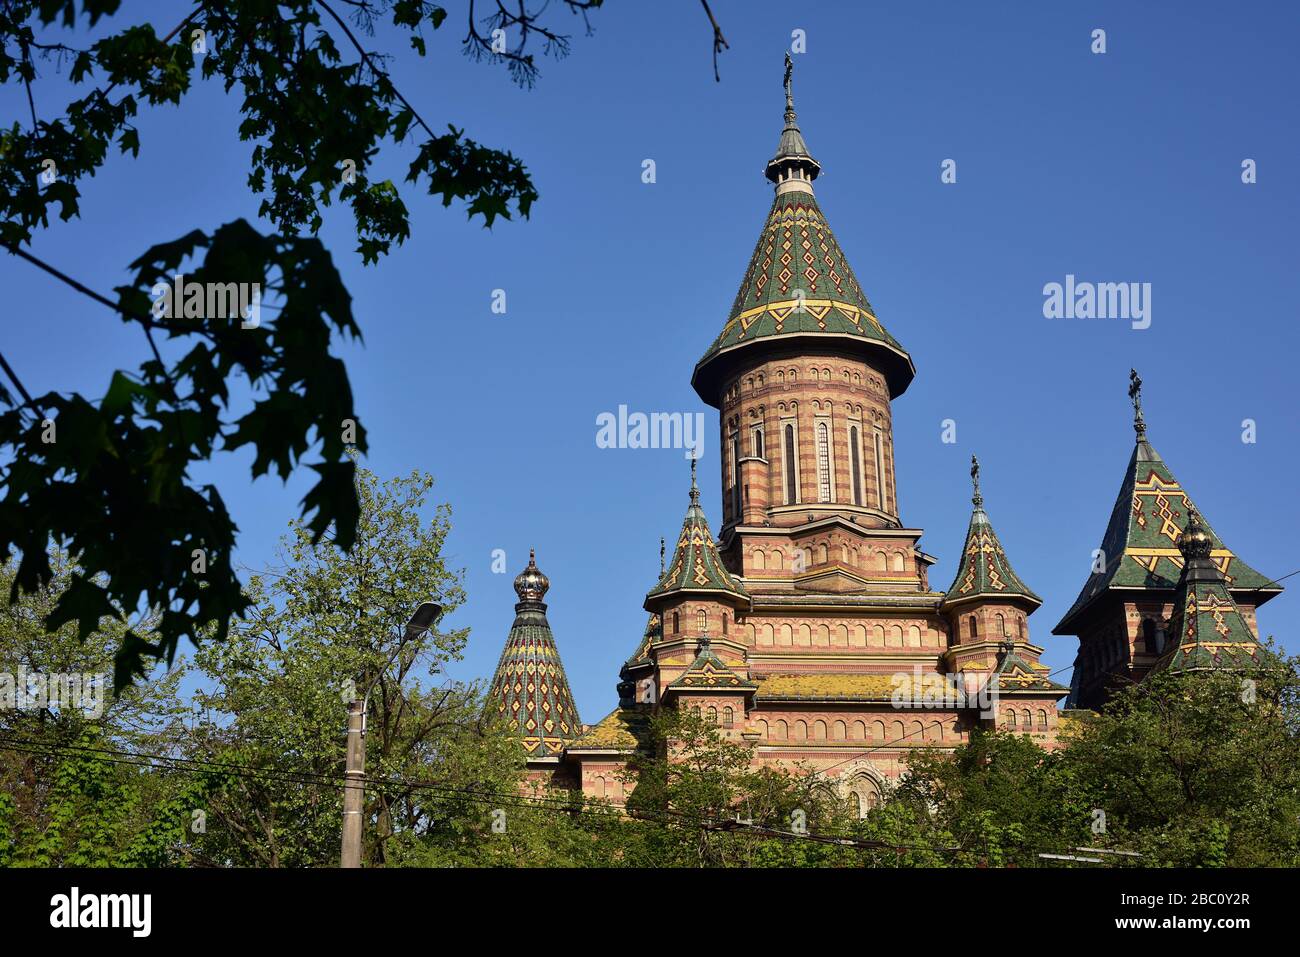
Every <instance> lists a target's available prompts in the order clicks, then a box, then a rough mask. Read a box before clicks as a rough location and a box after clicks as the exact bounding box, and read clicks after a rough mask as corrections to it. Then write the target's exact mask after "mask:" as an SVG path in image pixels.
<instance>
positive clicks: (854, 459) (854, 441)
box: [849, 425, 862, 505]
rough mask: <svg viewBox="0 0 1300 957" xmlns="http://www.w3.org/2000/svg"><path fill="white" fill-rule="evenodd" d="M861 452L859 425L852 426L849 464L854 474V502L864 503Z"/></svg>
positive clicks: (850, 430) (855, 503) (856, 503)
mask: <svg viewBox="0 0 1300 957" xmlns="http://www.w3.org/2000/svg"><path fill="white" fill-rule="evenodd" d="M860 459H861V454H860V453H859V452H858V427H857V426H856V425H855V426H852V427H851V428H850V429H849V466H850V469H851V471H852V474H851V475H850V476H849V477H850V479H852V481H853V504H854V505H861V504H862V462H861V461H860Z"/></svg>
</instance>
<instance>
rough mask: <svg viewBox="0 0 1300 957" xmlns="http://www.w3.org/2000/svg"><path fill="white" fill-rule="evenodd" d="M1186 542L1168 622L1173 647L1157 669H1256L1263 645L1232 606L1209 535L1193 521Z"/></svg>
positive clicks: (1233, 603) (1199, 524)
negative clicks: (1212, 554)
mask: <svg viewBox="0 0 1300 957" xmlns="http://www.w3.org/2000/svg"><path fill="white" fill-rule="evenodd" d="M1193 528H1195V533H1193V531H1192V530H1193ZM1184 538H1185V539H1186V540H1185V541H1184V542H1183V543H1182V545H1183V549H1182V550H1183V554H1184V556H1185V564H1184V567H1183V572H1182V576H1181V577H1180V578H1179V580H1178V588H1177V589H1176V590H1175V592H1174V601H1173V604H1174V610H1173V613H1172V614H1171V615H1170V618H1169V635H1170V638H1171V640H1172V641H1173V642H1174V644H1173V645H1172V646H1171V647H1170V648H1169V650H1168V651H1167V652H1166V653H1165V655H1164V656H1163V657H1162V658H1161V659H1160V661H1158V662H1157V663H1156V669H1157V670H1164V671H1171V672H1184V671H1205V670H1212V669H1227V670H1232V671H1250V670H1254V669H1255V668H1258V667H1259V666H1260V662H1259V642H1257V641H1256V640H1255V634H1254V632H1252V631H1251V630H1250V626H1249V625H1248V624H1246V619H1245V618H1243V617H1242V615H1241V610H1240V609H1239V608H1238V607H1237V603H1236V602H1235V601H1233V599H1232V593H1231V592H1229V591H1228V587H1227V585H1226V584H1225V583H1224V580H1223V573H1222V572H1221V571H1219V568H1218V566H1217V565H1215V563H1214V562H1213V561H1212V560H1211V559H1210V557H1209V554H1210V547H1209V546H1210V542H1209V534H1208V530H1206V529H1205V526H1204V525H1202V524H1201V523H1199V522H1195V524H1194V525H1193V524H1189V525H1188V533H1187V535H1185V536H1184ZM1198 539H1199V540H1198Z"/></svg>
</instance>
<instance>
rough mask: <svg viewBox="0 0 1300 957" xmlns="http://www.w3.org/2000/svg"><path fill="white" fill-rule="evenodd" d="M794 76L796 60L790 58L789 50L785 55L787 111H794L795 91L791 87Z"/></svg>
mask: <svg viewBox="0 0 1300 957" xmlns="http://www.w3.org/2000/svg"><path fill="white" fill-rule="evenodd" d="M793 77H794V60H792V59H790V54H789V52H787V53H786V55H785V110H786V112H787V113H793V112H794V92H793V90H792V89H791V79H792V78H793Z"/></svg>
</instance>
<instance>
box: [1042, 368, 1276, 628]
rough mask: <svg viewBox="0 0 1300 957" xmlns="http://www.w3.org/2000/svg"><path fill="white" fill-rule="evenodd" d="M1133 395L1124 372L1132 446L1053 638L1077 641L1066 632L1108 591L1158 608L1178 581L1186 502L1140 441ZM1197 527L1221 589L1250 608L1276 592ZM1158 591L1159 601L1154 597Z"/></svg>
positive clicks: (1134, 386) (1134, 378)
mask: <svg viewBox="0 0 1300 957" xmlns="http://www.w3.org/2000/svg"><path fill="white" fill-rule="evenodd" d="M1141 393H1142V379H1141V378H1140V377H1139V376H1138V374H1137V372H1136V371H1133V372H1130V373H1129V396H1130V398H1132V400H1133V430H1134V432H1135V433H1136V435H1137V444H1136V445H1135V446H1134V447H1133V454H1132V455H1131V456H1130V457H1129V461H1128V469H1127V470H1126V471H1125V472H1124V479H1123V481H1122V482H1121V483H1120V487H1119V495H1118V496H1117V497H1116V499H1115V505H1114V507H1113V508H1112V509H1111V513H1110V521H1109V523H1107V525H1106V531H1105V533H1104V534H1103V536H1102V540H1101V547H1100V548H1099V549H1097V551H1096V552H1095V553H1094V554H1095V555H1096V556H1097V562H1098V567H1096V568H1094V570H1093V572H1092V574H1091V575H1090V576H1089V577H1088V580H1087V581H1086V582H1085V583H1084V585H1083V589H1082V590H1081V591H1080V592H1079V597H1078V598H1076V599H1075V601H1074V604H1073V605H1071V606H1070V610H1069V611H1067V612H1066V613H1065V616H1064V617H1063V618H1062V619H1061V621H1060V623H1058V624H1057V626H1056V627H1055V628H1053V629H1052V634H1054V635H1073V634H1077V633H1078V632H1077V631H1075V630H1074V629H1075V628H1077V627H1078V626H1079V624H1080V623H1081V622H1082V621H1083V617H1084V615H1085V612H1086V611H1087V610H1088V609H1090V608H1092V607H1093V606H1094V605H1095V604H1096V603H1097V602H1099V601H1102V600H1103V599H1104V597H1105V595H1107V594H1108V593H1110V592H1112V591H1118V592H1122V593H1125V594H1132V593H1133V592H1135V591H1136V592H1142V591H1146V592H1148V597H1152V598H1158V599H1161V600H1165V598H1164V596H1167V595H1168V594H1169V592H1170V591H1171V590H1172V589H1174V588H1175V587H1176V586H1177V584H1178V581H1179V578H1180V577H1181V576H1180V572H1181V568H1180V567H1179V562H1178V560H1177V557H1176V554H1175V549H1176V548H1177V546H1178V541H1179V537H1180V536H1181V535H1182V534H1183V528H1184V526H1185V525H1186V524H1187V520H1188V518H1187V517H1188V513H1189V512H1190V510H1191V499H1190V498H1189V496H1188V494H1187V492H1186V491H1184V490H1183V487H1182V485H1181V484H1179V482H1178V479H1176V478H1175V477H1174V474H1173V472H1172V471H1170V469H1169V466H1168V465H1166V464H1165V462H1164V459H1162V458H1161V457H1160V453H1158V452H1157V451H1156V450H1155V449H1154V448H1152V446H1151V443H1149V442H1148V441H1147V438H1146V422H1145V419H1144V416H1143V414H1142V400H1141ZM1198 522H1200V524H1201V527H1202V528H1204V529H1205V533H1206V534H1207V535H1209V536H1210V540H1211V543H1212V544H1211V547H1210V557H1211V558H1212V559H1213V560H1214V562H1215V563H1216V564H1217V565H1218V567H1219V570H1220V571H1221V572H1222V573H1223V576H1224V579H1225V581H1226V584H1227V587H1228V588H1230V589H1231V590H1232V591H1233V592H1236V593H1238V595H1239V596H1241V595H1242V593H1246V592H1249V593H1250V595H1249V601H1250V603H1251V604H1253V605H1262V604H1263V603H1264V602H1266V601H1268V600H1269V599H1270V598H1272V597H1273V596H1274V595H1276V594H1279V593H1280V592H1281V591H1282V586H1281V585H1278V584H1277V583H1276V582H1273V581H1271V580H1269V579H1268V578H1265V577H1264V576H1263V575H1261V574H1260V573H1259V572H1257V571H1255V569H1253V568H1251V567H1250V566H1249V565H1247V564H1246V563H1245V562H1243V561H1242V560H1241V559H1240V558H1238V557H1237V556H1236V555H1235V554H1234V553H1233V552H1232V551H1230V550H1229V549H1228V547H1227V546H1226V545H1225V544H1224V543H1223V541H1222V540H1221V539H1219V537H1218V536H1217V535H1215V533H1214V529H1213V528H1211V527H1210V525H1209V523H1208V522H1205V521H1204V519H1203V517H1200V518H1198ZM1161 591H1163V592H1164V596H1161V595H1160V594H1159V593H1160V592H1161ZM1152 593H1154V594H1152Z"/></svg>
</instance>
